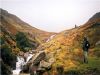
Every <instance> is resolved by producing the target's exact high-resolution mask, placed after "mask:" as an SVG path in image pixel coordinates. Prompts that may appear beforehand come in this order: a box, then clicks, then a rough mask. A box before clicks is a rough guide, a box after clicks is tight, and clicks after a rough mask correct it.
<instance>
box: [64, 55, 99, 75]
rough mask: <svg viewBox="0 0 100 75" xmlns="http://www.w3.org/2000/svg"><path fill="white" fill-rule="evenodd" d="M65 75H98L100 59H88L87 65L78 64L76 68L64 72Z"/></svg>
mask: <svg viewBox="0 0 100 75" xmlns="http://www.w3.org/2000/svg"><path fill="white" fill-rule="evenodd" d="M65 73H66V74H69V75H70V74H71V75H99V73H100V58H97V57H89V58H88V64H85V63H83V64H80V65H78V67H75V68H71V69H69V70H68V71H65Z"/></svg>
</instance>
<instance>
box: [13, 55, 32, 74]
mask: <svg viewBox="0 0 100 75" xmlns="http://www.w3.org/2000/svg"><path fill="white" fill-rule="evenodd" d="M32 56H33V55H32V54H28V57H27V59H26V62H25V60H24V58H23V57H22V56H17V62H16V69H15V70H13V71H12V72H13V75H19V74H20V72H21V70H22V67H23V66H24V65H25V64H26V63H27V62H28V61H29V60H30V59H31V58H32Z"/></svg>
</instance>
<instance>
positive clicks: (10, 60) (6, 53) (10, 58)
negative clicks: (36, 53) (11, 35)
mask: <svg viewBox="0 0 100 75" xmlns="http://www.w3.org/2000/svg"><path fill="white" fill-rule="evenodd" d="M1 59H2V60H3V62H4V64H7V65H8V66H10V67H11V68H13V69H14V68H15V64H16V63H15V62H16V56H15V55H14V54H13V53H12V51H11V48H9V47H8V46H7V45H3V46H2V47H1Z"/></svg>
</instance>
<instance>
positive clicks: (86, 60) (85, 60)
mask: <svg viewBox="0 0 100 75" xmlns="http://www.w3.org/2000/svg"><path fill="white" fill-rule="evenodd" d="M89 47H90V43H89V41H88V40H87V38H86V37H84V39H83V54H84V63H88V49H89Z"/></svg>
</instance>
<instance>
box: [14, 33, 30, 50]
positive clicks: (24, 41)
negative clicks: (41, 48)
mask: <svg viewBox="0 0 100 75" xmlns="http://www.w3.org/2000/svg"><path fill="white" fill-rule="evenodd" d="M16 41H17V46H18V47H19V48H20V50H22V51H24V52H26V51H28V49H29V48H32V44H31V43H30V41H29V39H28V38H27V36H26V35H25V34H24V33H23V32H18V33H17V34H16Z"/></svg>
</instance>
